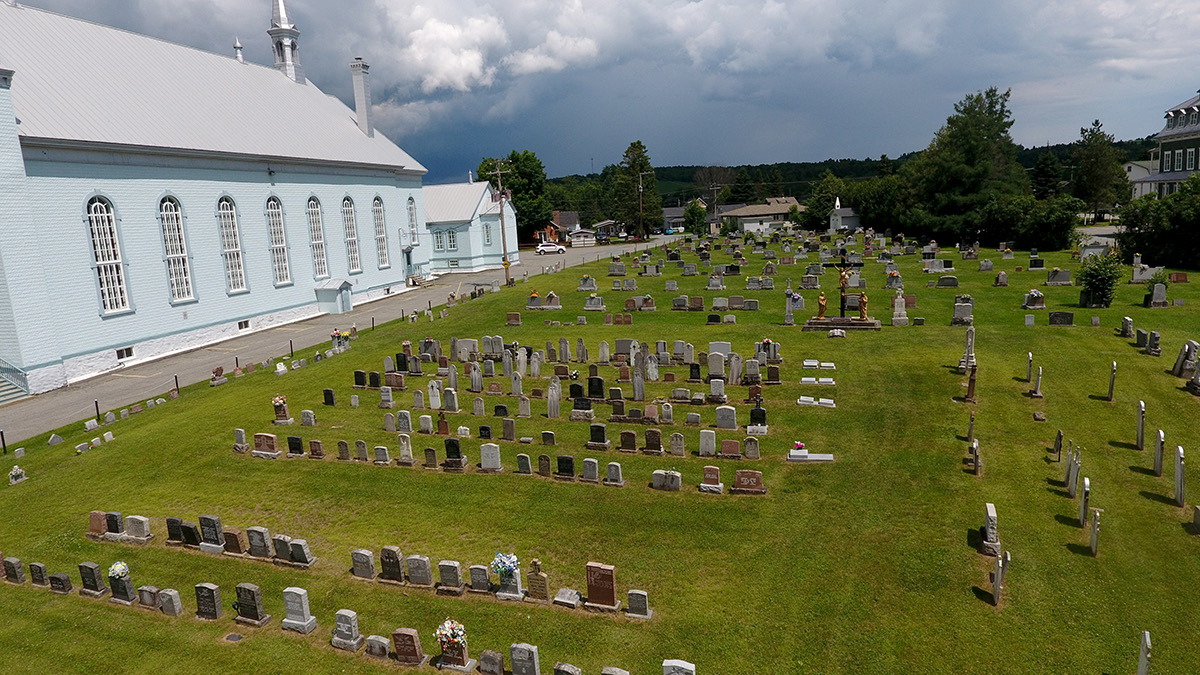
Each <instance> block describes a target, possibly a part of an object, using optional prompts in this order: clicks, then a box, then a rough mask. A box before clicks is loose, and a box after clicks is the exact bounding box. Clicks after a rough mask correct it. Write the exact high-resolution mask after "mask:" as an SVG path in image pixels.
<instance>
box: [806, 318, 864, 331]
mask: <svg viewBox="0 0 1200 675" xmlns="http://www.w3.org/2000/svg"><path fill="white" fill-rule="evenodd" d="M834 328H840V329H842V330H883V324H882V323H881V322H880V321H879V320H878V319H875V318H871V317H868V318H866V319H859V318H857V317H855V318H851V317H846V318H844V319H843V318H841V317H832V318H830V317H826V318H824V319H818V318H816V317H813V318H811V319H809V320H808V321H805V322H804V327H803V328H801V331H802V332H805V333H807V332H809V331H829V330H833V329H834Z"/></svg>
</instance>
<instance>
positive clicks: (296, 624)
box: [280, 616, 317, 635]
mask: <svg viewBox="0 0 1200 675" xmlns="http://www.w3.org/2000/svg"><path fill="white" fill-rule="evenodd" d="M280 623H281V624H282V625H283V629H284V630H294V631H296V632H297V633H303V634H304V635H308V634H309V633H311V632H313V631H314V630H316V629H317V617H315V616H310V617H309V618H308V621H296V620H295V619H284V620H283V621H281V622H280Z"/></svg>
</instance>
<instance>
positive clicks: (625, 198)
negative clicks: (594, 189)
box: [615, 141, 663, 237]
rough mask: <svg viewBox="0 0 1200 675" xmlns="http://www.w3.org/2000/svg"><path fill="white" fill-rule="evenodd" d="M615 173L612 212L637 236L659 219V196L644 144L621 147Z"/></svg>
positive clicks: (661, 218) (655, 224) (658, 221)
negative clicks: (620, 154) (614, 201)
mask: <svg viewBox="0 0 1200 675" xmlns="http://www.w3.org/2000/svg"><path fill="white" fill-rule="evenodd" d="M616 173H617V175H616V185H615V188H616V195H615V197H616V206H617V208H616V211H617V215H618V218H617V219H618V220H620V221H622V222H624V223H625V227H626V231H632V232H634V233H636V234H637V235H638V236H639V237H644V236H645V235H646V232H649V231H650V230H651V229H652V228H654V227H658V226H659V225H660V224H662V222H663V215H662V197H661V196H660V195H659V194H658V183H657V181H656V180H655V176H654V167H653V166H652V165H651V164H650V156H649V155H648V154H646V146H645V145H644V144H643V143H642V142H641V141H634V142H633V143H630V144H629V147H628V148H627V149H626V150H625V155H624V156H623V157H622V158H621V164H620V166H619V167H618V168H617V172H616Z"/></svg>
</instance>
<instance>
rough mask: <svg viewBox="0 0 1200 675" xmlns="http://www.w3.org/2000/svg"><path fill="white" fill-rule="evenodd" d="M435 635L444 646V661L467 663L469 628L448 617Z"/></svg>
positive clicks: (439, 644)
mask: <svg viewBox="0 0 1200 675" xmlns="http://www.w3.org/2000/svg"><path fill="white" fill-rule="evenodd" d="M433 635H434V637H435V638H436V639H437V641H438V646H439V647H441V648H442V657H441V658H442V661H444V662H447V663H450V664H453V665H456V666H465V665H467V659H468V655H467V629H466V628H465V627H464V626H463V625H462V624H461V623H459V622H457V621H455V620H454V619H451V618H449V617H447V618H446V620H445V621H443V622H442V625H440V626H438V627H437V629H436V630H434V631H433Z"/></svg>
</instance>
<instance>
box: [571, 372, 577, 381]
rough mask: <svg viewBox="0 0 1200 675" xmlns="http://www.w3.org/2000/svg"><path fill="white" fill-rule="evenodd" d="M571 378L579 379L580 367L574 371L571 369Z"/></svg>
mask: <svg viewBox="0 0 1200 675" xmlns="http://www.w3.org/2000/svg"><path fill="white" fill-rule="evenodd" d="M571 379H572V380H578V379H579V370H578V369H576V370H572V371H571Z"/></svg>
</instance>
